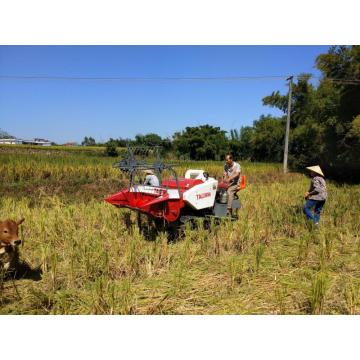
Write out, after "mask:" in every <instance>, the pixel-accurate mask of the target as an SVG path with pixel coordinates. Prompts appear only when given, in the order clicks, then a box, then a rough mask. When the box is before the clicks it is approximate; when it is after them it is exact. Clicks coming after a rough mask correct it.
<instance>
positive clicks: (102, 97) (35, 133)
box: [0, 46, 329, 143]
mask: <svg viewBox="0 0 360 360" xmlns="http://www.w3.org/2000/svg"><path fill="white" fill-rule="evenodd" d="M328 48H329V47H328V46H0V75H2V76H4V75H18V76H74V77H223V76H282V75H290V74H293V75H298V74H300V73H304V72H308V73H312V74H314V75H317V76H319V72H318V71H317V70H316V69H315V68H314V63H315V58H316V56H317V55H319V54H320V53H323V52H326V51H327V50H328ZM274 90H280V91H281V92H283V93H285V92H286V91H287V85H286V81H284V80H283V79H266V80H265V79H262V80H260V79H256V80H242V81H115V80H107V81H105V80H96V81H94V80H73V81H69V80H35V79H32V80H29V79H26V80H23V79H22V80H19V79H17V80H10V79H0V128H1V129H2V130H5V131H7V132H9V133H10V134H12V135H14V136H17V137H21V138H34V137H42V138H47V139H49V140H51V141H55V142H57V143H64V142H68V141H77V142H81V141H82V139H83V138H84V136H93V137H94V138H95V139H96V140H97V141H106V140H107V139H108V138H109V137H114V138H117V137H123V138H126V137H134V136H135V135H136V134H146V133H149V132H155V133H158V134H159V135H161V136H164V137H165V136H171V135H172V134H173V133H174V132H175V131H179V130H182V129H184V128H185V127H186V126H197V125H201V124H210V125H213V126H220V127H221V128H222V129H224V130H228V131H229V130H230V129H232V128H237V129H239V128H240V127H241V126H245V125H251V124H252V122H253V121H254V120H256V119H258V118H259V116H260V115H261V114H274V115H279V114H280V112H279V111H277V110H276V109H271V108H269V107H265V106H263V105H262V102H261V99H262V98H263V97H264V96H266V95H269V94H270V93H271V92H272V91H274Z"/></svg>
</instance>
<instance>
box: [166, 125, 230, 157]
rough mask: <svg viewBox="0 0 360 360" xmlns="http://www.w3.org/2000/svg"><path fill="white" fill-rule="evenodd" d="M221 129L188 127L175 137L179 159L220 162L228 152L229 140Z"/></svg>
mask: <svg viewBox="0 0 360 360" xmlns="http://www.w3.org/2000/svg"><path fill="white" fill-rule="evenodd" d="M225 133H226V132H225V131H224V130H221V129H220V127H213V126H211V125H201V126H196V127H186V129H185V130H184V131H182V132H176V133H175V134H174V136H173V139H174V140H173V146H174V149H175V151H176V154H177V156H178V157H182V158H189V159H192V160H220V159H222V158H223V157H224V156H225V154H226V152H227V151H228V140H227V138H226V135H225Z"/></svg>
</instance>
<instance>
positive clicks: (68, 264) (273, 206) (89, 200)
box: [0, 146, 360, 314]
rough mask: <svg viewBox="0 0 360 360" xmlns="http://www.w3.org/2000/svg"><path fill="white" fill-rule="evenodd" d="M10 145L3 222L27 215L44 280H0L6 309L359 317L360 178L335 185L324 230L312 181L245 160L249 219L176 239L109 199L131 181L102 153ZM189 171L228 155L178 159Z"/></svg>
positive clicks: (26, 247) (2, 174) (26, 230)
mask: <svg viewBox="0 0 360 360" xmlns="http://www.w3.org/2000/svg"><path fill="white" fill-rule="evenodd" d="M24 149H25V148H21V147H20V150H19V147H14V148H10V147H9V146H8V147H4V148H2V147H0V193H1V198H0V219H5V218H13V219H18V218H21V217H25V222H24V223H23V225H22V226H21V239H22V240H23V243H22V245H21V248H20V251H21V258H22V259H23V260H24V261H26V262H27V263H28V264H30V265H31V266H32V267H33V268H34V269H35V268H37V267H39V268H40V269H41V270H42V277H41V279H33V278H27V279H20V280H15V281H11V280H8V281H4V280H1V281H0V313H1V314H359V313H360V186H359V185H339V184H336V183H333V182H330V181H329V182H328V190H329V200H328V201H327V203H326V205H325V207H324V211H323V214H322V218H321V225H320V227H319V228H313V227H312V226H311V224H308V223H307V222H306V220H305V217H304V215H303V214H302V206H303V201H304V200H303V194H304V192H305V191H306V190H307V188H308V184H309V179H308V178H306V177H305V176H304V175H302V174H298V173H290V174H287V175H284V174H282V167H281V165H280V164H254V163H246V162H241V166H242V171H243V173H244V174H246V175H247V179H248V185H247V188H246V189H245V190H243V191H242V192H241V193H240V198H241V201H242V204H243V208H242V209H241V210H240V213H239V215H240V216H239V220H237V221H235V222H226V221H224V222H223V223H222V224H220V225H215V224H212V225H211V228H210V230H208V229H204V228H203V227H202V226H201V224H199V226H198V228H196V229H191V228H189V227H188V228H186V229H185V235H184V236H183V237H182V238H181V239H179V240H178V241H175V242H169V241H168V237H167V234H166V233H161V232H160V233H158V234H155V236H154V237H153V238H151V239H149V238H148V237H147V236H145V235H144V234H143V233H142V232H140V231H139V228H138V227H137V225H136V216H135V214H134V213H131V212H129V211H128V210H125V209H124V210H118V209H116V208H115V207H113V206H111V205H109V204H107V203H105V202H104V201H103V199H104V197H105V196H106V195H108V194H111V193H113V192H115V191H117V190H118V189H119V188H120V187H121V186H122V185H123V184H124V183H125V181H126V179H125V178H124V177H123V176H122V174H121V173H120V172H119V171H118V170H116V169H113V168H112V166H111V165H112V163H113V162H114V159H111V158H107V157H105V156H102V155H101V153H96V152H91V151H89V152H88V153H85V152H81V151H68V152H66V151H65V152H64V151H61V150H59V149H47V150H46V151H36V150H34V149H31V148H27V149H25V150H24ZM177 165H178V166H177V171H178V173H179V174H180V175H183V174H184V172H185V170H186V169H188V168H202V169H204V170H206V171H208V172H209V173H210V175H212V176H220V175H221V173H222V163H221V162H177Z"/></svg>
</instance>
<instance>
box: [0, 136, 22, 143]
mask: <svg viewBox="0 0 360 360" xmlns="http://www.w3.org/2000/svg"><path fill="white" fill-rule="evenodd" d="M21 143H22V141H21V140H20V139H15V138H7V139H6V138H5V139H0V144H6V145H18V144H21Z"/></svg>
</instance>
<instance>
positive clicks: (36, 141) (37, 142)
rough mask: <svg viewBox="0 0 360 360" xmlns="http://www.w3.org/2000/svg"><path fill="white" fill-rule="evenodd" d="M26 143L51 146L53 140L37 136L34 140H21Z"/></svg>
mask: <svg viewBox="0 0 360 360" xmlns="http://www.w3.org/2000/svg"><path fill="white" fill-rule="evenodd" d="M20 141H21V143H22V144H24V145H38V146H50V145H51V141H49V140H45V139H39V138H35V139H33V140H20Z"/></svg>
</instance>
